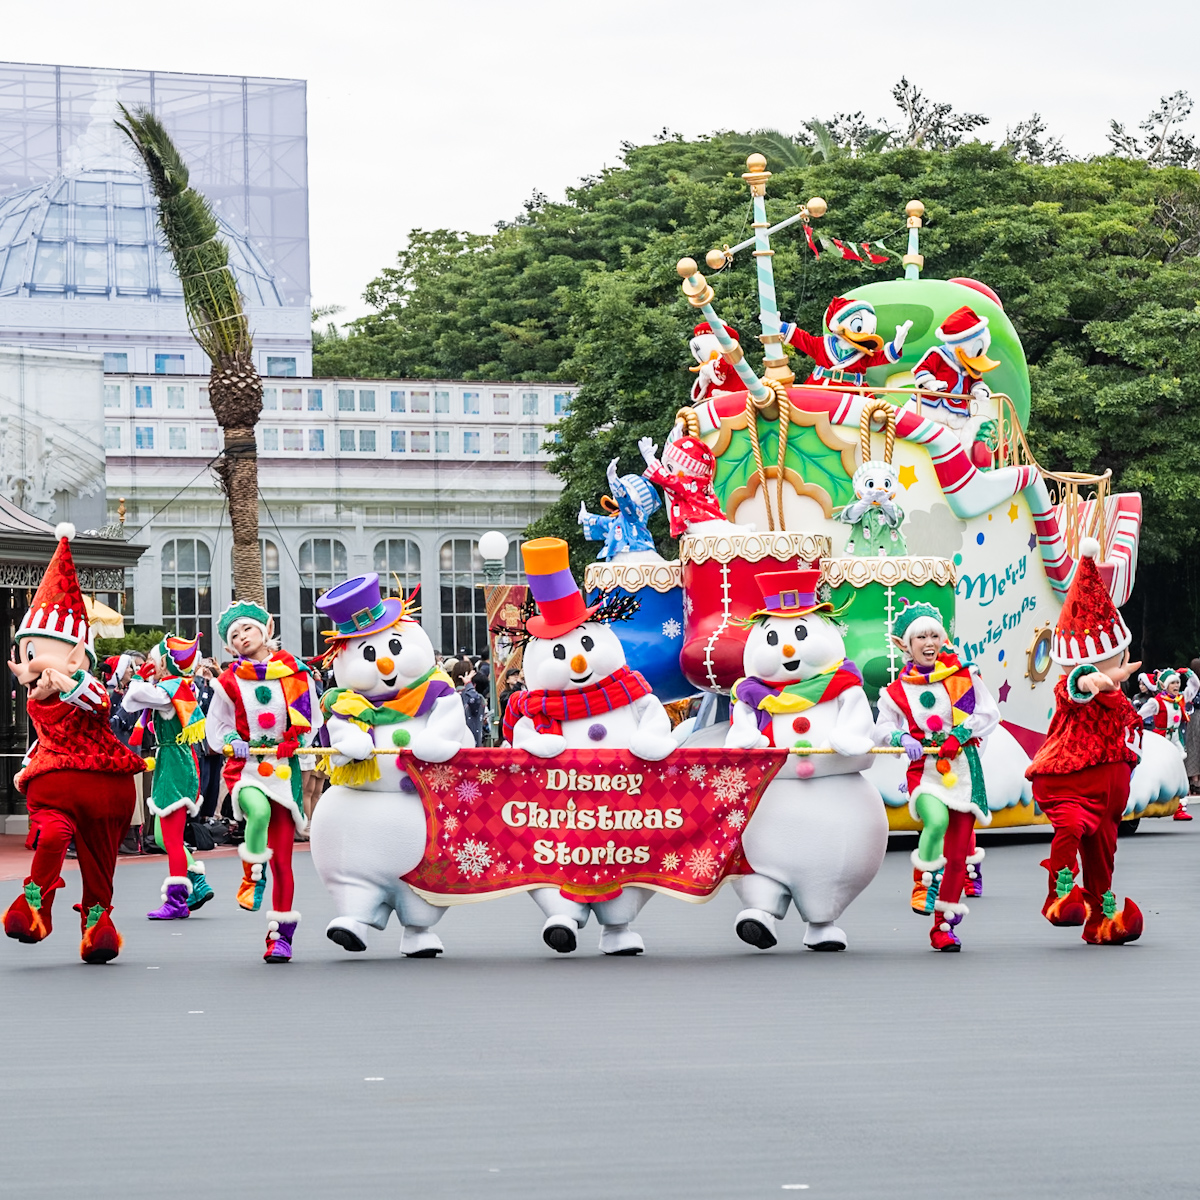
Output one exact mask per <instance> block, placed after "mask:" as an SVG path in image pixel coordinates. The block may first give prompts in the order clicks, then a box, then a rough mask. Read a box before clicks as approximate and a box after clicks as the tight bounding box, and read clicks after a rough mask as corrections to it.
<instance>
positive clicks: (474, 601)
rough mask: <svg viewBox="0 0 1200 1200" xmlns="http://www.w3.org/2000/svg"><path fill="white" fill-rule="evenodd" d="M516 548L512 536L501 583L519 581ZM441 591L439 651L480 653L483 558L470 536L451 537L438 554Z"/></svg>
mask: <svg viewBox="0 0 1200 1200" xmlns="http://www.w3.org/2000/svg"><path fill="white" fill-rule="evenodd" d="M519 550H520V547H519V545H518V543H517V541H516V539H515V538H514V539H513V541H512V542H511V543H510V544H509V547H508V556H507V557H506V558H505V560H504V582H505V583H518V582H520V580H521V567H520V559H519ZM438 565H439V567H440V568H441V593H442V652H443V653H444V654H457V653H458V651H460V650H466V651H467V652H468V653H469V654H482V653H484V651H485V650H486V649H487V644H488V638H487V605H486V603H485V599H484V592H483V585H484V582H485V580H484V574H483V559H482V558H481V557H480V556H479V543H478V541H476V540H475V539H474V538H452V539H451V540H450V541H448V542H445V543H444V544H443V545H442V548H441V551H440V554H439V563H438Z"/></svg>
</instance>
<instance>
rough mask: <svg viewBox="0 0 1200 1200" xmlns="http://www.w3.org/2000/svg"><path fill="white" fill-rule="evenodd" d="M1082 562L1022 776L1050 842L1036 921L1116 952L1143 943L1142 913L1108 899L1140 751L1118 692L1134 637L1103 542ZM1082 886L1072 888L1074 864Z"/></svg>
mask: <svg viewBox="0 0 1200 1200" xmlns="http://www.w3.org/2000/svg"><path fill="white" fill-rule="evenodd" d="M1079 552H1080V556H1081V557H1080V559H1079V565H1078V566H1077V567H1076V569H1075V578H1074V579H1072V580H1071V587H1070V589H1069V590H1068V592H1067V598H1066V600H1065V601H1064V603H1063V607H1062V612H1061V613H1059V617H1058V625H1057V626H1056V627H1055V630H1054V641H1053V643H1052V644H1051V650H1050V657H1051V658H1052V659H1053V660H1054V661H1055V662H1056V663H1058V665H1059V666H1061V667H1064V668H1066V670H1065V672H1064V674H1063V675H1061V676H1060V677H1059V679H1058V682H1057V683H1056V684H1055V685H1054V702H1055V703H1054V716H1053V718H1051V721H1050V731H1049V732H1048V733H1047V734H1046V740H1045V741H1044V742H1043V743H1042V744H1041V746H1040V747H1039V749H1038V752H1037V754H1035V755H1034V758H1033V762H1032V763H1030V764H1029V768H1028V770H1027V771H1026V772H1025V775H1026V778H1028V779H1030V780H1032V782H1033V798H1034V800H1036V801H1037V803H1038V806H1039V807H1040V808H1041V810H1042V811H1043V812H1044V813H1045V814H1046V816H1047V817H1049V818H1050V824H1051V825H1053V826H1054V839H1053V841H1051V843H1050V856H1049V858H1047V859H1045V860H1043V862H1042V866H1043V867H1045V868H1046V870H1047V872H1048V873H1049V892H1048V895H1047V897H1046V901H1045V903H1044V904H1043V905H1042V915H1043V916H1044V917H1045V918H1046V919H1047V920H1048V921H1049V922H1050V923H1051V924H1052V925H1082V926H1083V940H1084V941H1085V942H1089V943H1091V944H1093V945H1114V946H1115V945H1121V944H1122V943H1124V942H1132V941H1135V940H1136V939H1137V938H1139V937H1141V934H1142V926H1143V918H1142V913H1141V910H1140V909H1139V908H1138V906H1137V905H1136V904H1134V902H1133V901H1132V900H1130V899H1128V898H1126V900H1125V907H1124V908H1123V909H1120V910H1118V909H1117V901H1116V897H1115V896H1114V895H1113V892H1112V877H1113V863H1114V861H1115V859H1116V853H1117V827H1118V826H1119V825H1120V822H1121V817H1122V815H1123V814H1124V812H1125V806H1126V804H1127V803H1128V802H1129V780H1130V776H1131V775H1132V773H1133V768H1134V767H1135V766H1136V765H1137V761H1138V758H1139V756H1140V753H1141V745H1142V722H1141V719H1140V718H1139V717H1138V714H1137V712H1136V711H1135V710H1134V707H1133V705H1132V704H1131V703H1130V702H1129V700H1128V699H1127V698H1126V696H1125V694H1124V693H1123V692H1122V691H1121V687H1120V685H1121V684H1122V683H1124V682H1125V680H1126V679H1128V678H1129V676H1130V675H1132V674H1133V673H1134V672H1135V671H1136V670H1137V669H1138V667H1139V666H1141V663H1130V662H1129V654H1128V646H1129V643H1130V642H1131V641H1132V640H1133V637H1132V635H1131V634H1130V632H1129V629H1128V627H1127V626H1126V625H1125V622H1124V621H1123V620H1122V619H1121V614H1120V613H1119V612H1118V611H1117V608H1116V605H1115V604H1113V602H1112V597H1111V596H1110V595H1109V593H1108V588H1107V586H1106V585H1105V583H1104V579H1103V577H1102V576H1101V574H1100V570H1099V568H1098V567H1097V566H1096V558H1097V557H1098V556H1099V553H1100V543H1099V542H1097V541H1096V540H1095V539H1094V538H1084V539H1083V541H1082V542H1081V543H1080V547H1079ZM1080 863H1082V866H1083V873H1082V876H1083V886H1082V887H1080V886H1079V885H1078V884H1076V882H1075V877H1076V874H1077V873H1078V868H1079V864H1080Z"/></svg>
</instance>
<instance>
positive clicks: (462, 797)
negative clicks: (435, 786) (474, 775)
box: [454, 779, 483, 804]
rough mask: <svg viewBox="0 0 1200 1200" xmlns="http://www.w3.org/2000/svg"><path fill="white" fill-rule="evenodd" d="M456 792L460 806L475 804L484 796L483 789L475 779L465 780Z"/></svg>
mask: <svg viewBox="0 0 1200 1200" xmlns="http://www.w3.org/2000/svg"><path fill="white" fill-rule="evenodd" d="M454 791H455V795H456V796H458V802H459V803H460V804H473V803H474V802H475V801H476V800H478V799H479V797H480V796H481V795H482V794H483V789H482V788H481V787H480V786H479V784H477V783H476V782H475V780H473V779H464V780H463V781H462V783H460V784H459V785H458V787H457V788H455V789H454Z"/></svg>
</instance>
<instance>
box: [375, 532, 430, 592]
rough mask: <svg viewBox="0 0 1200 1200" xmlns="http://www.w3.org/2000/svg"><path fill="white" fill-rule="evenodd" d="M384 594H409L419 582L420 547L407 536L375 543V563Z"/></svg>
mask: <svg viewBox="0 0 1200 1200" xmlns="http://www.w3.org/2000/svg"><path fill="white" fill-rule="evenodd" d="M373 570H374V571H376V572H377V573H378V575H379V582H380V583H381V584H382V585H383V587H384V588H386V589H387V591H386V592H385V593H384V594H385V595H387V594H389V593H390V594H391V595H393V596H398V595H401V594H403V595H405V596H411V595H412V593H413V592H414V591H415V590H416V589H417V587H419V586H420V583H421V547H420V546H418V545H417V543H416V542H414V541H412V540H411V539H409V538H388V539H387V541H384V542H376V543H375V565H374V567H373Z"/></svg>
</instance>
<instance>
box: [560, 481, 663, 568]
mask: <svg viewBox="0 0 1200 1200" xmlns="http://www.w3.org/2000/svg"><path fill="white" fill-rule="evenodd" d="M617 461H618V460H617V459H615V458H614V459H613V460H612V462H610V463H609V464H608V486H609V487H610V488H611V489H612V495H611V496H605V497H604V498H603V499H602V500H601V502H600V503H601V506H602V507H603V508H604V512H603V513H599V514H597V513H590V512H588V510H587V505H586V504H580V506H579V524H580V525H582V526H583V536H584V537H586V538H587V540H588V541H589V542H600V541H602V542H603V543H604V546H603V548H602V549H601V551H600V553H599V554H597V555H596V557H597V558H607V559H608V560H609V561H612V560H613V559H615V558H616V557H617V555H619V554H628V553H631V552H634V551H645V550H653V549H654V539H653V538H652V537H651V536H650V530H649V529H648V528H647V523H648V522H649V520H650V518H651V517H652V516H653V515H654V514H655V513H656V512H657V511H658V510H659V509H660V508H661V507H662V500H661V499H660V498H659V495H658V492H656V491H655V490H654V488H653V487H652V486H651V485H650V484H649V483H647V481H646V480H645V479H643V478H642V477H641V476H640V475H618V474H617Z"/></svg>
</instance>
